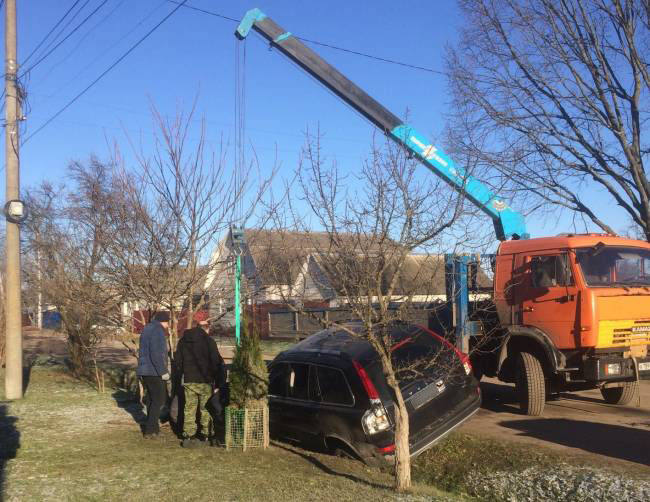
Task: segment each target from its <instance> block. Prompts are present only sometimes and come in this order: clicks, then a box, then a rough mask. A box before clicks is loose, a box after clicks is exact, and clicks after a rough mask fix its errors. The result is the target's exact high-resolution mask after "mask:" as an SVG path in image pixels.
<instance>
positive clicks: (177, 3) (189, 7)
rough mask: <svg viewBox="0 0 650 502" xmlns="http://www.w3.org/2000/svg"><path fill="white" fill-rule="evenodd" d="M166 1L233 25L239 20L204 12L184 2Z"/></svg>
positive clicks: (216, 13) (204, 10)
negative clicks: (224, 20) (230, 22)
mask: <svg viewBox="0 0 650 502" xmlns="http://www.w3.org/2000/svg"><path fill="white" fill-rule="evenodd" d="M167 1H168V2H169V3H173V4H176V5H180V6H182V7H185V8H186V9H190V10H195V11H197V12H202V13H203V14H208V15H210V16H214V17H219V18H221V19H226V20H228V21H232V22H234V23H238V22H239V21H240V19H235V18H234V17H228V16H224V15H223V14H219V13H218V12H213V11H210V10H206V9H200V8H198V7H195V6H194V5H185V2H177V1H175V0H167Z"/></svg>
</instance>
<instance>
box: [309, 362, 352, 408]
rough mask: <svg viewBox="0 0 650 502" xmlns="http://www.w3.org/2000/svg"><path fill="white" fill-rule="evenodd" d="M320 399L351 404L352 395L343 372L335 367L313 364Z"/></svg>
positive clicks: (333, 402)
mask: <svg viewBox="0 0 650 502" xmlns="http://www.w3.org/2000/svg"><path fill="white" fill-rule="evenodd" d="M315 368H316V372H317V374H318V387H319V389H320V400H321V401H322V402H323V403H330V404H344V405H348V406H350V405H353V404H354V397H353V396H352V392H351V391H350V386H349V385H348V381H347V379H346V378H345V375H344V374H343V372H342V371H341V370H339V369H336V368H327V367H325V366H315Z"/></svg>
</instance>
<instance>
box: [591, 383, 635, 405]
mask: <svg viewBox="0 0 650 502" xmlns="http://www.w3.org/2000/svg"><path fill="white" fill-rule="evenodd" d="M638 391H639V382H637V381H636V380H635V381H634V382H624V383H623V386H622V387H603V388H601V389H600V393H601V394H602V395H603V398H604V399H605V402H606V403H609V404H620V405H624V404H628V403H629V402H630V401H632V398H634V395H635V394H636V393H637V392H638Z"/></svg>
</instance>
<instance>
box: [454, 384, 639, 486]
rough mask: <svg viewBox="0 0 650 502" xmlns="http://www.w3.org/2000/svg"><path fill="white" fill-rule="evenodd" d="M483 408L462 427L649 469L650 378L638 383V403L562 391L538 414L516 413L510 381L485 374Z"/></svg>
mask: <svg viewBox="0 0 650 502" xmlns="http://www.w3.org/2000/svg"><path fill="white" fill-rule="evenodd" d="M481 389H482V391H483V407H482V409H481V410H480V411H479V412H478V413H477V414H476V415H475V416H474V417H473V418H472V419H471V420H470V421H468V422H467V423H466V424H465V425H464V426H463V428H462V430H463V431H465V432H471V433H476V434H480V435H485V436H489V437H494V438H497V439H509V440H514V441H520V442H523V443H527V444H531V445H540V446H545V447H550V448H553V449H557V450H561V451H565V452H567V453H570V454H575V455H578V456H580V455H596V456H597V457H596V458H597V459H598V461H599V462H600V461H602V462H604V463H608V464H609V463H613V464H620V465H623V466H625V465H626V464H627V465H628V466H635V467H639V468H641V469H647V470H648V472H649V473H650V381H648V380H645V381H642V382H641V386H640V389H641V392H640V394H641V406H640V407H637V401H636V399H635V400H634V402H633V403H631V405H628V406H614V405H610V404H607V403H605V402H604V401H603V399H602V397H601V395H600V392H599V391H598V390H591V391H583V392H576V393H570V394H569V393H566V394H561V396H560V398H559V399H558V400H555V401H548V402H547V403H546V408H545V410H544V415H543V416H542V417H527V416H524V415H522V414H520V413H519V409H518V405H517V403H516V395H515V390H514V386H512V385H507V384H502V383H501V382H499V381H498V380H494V379H488V378H485V379H484V380H483V381H482V382H481Z"/></svg>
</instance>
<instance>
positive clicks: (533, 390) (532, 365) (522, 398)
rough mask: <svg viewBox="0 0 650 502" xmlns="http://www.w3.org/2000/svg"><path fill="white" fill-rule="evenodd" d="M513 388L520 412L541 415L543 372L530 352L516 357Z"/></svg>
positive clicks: (544, 388) (543, 391)
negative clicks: (516, 395)
mask: <svg viewBox="0 0 650 502" xmlns="http://www.w3.org/2000/svg"><path fill="white" fill-rule="evenodd" d="M515 387H516V389H517V394H518V396H519V408H520V409H521V411H522V412H524V413H525V414H526V415H530V416H535V417H536V416H539V415H541V414H542V412H543V411H544V403H545V402H546V382H545V381H544V370H543V369H542V364H541V363H540V362H539V359H537V358H536V357H535V356H534V355H533V354H531V353H530V352H520V353H519V356H518V357H517V375H516V381H515Z"/></svg>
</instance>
